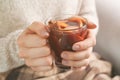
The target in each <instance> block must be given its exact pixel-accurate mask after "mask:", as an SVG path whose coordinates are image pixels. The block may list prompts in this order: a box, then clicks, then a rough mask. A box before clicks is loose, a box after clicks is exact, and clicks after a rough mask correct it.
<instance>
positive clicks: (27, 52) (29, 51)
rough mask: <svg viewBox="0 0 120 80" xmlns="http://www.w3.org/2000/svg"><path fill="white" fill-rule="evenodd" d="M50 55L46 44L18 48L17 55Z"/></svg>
mask: <svg viewBox="0 0 120 80" xmlns="http://www.w3.org/2000/svg"><path fill="white" fill-rule="evenodd" d="M48 55H50V48H49V47H48V46H44V47H41V48H27V49H20V53H19V56H20V57H21V58H30V59H34V58H41V57H45V56H48Z"/></svg>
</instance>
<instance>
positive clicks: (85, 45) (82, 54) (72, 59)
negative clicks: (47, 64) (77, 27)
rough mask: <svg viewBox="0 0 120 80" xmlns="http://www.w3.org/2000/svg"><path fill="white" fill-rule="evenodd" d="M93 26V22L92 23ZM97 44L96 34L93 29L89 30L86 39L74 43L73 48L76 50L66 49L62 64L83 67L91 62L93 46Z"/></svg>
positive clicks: (63, 53)
mask: <svg viewBox="0 0 120 80" xmlns="http://www.w3.org/2000/svg"><path fill="white" fill-rule="evenodd" d="M89 26H91V23H90V25H89ZM95 44H96V36H95V34H94V33H93V32H92V30H90V29H89V30H88V36H87V38H86V39H85V40H83V41H80V42H77V43H75V44H73V46H72V49H73V50H74V51H75V52H71V51H64V52H62V55H61V57H62V58H63V60H62V64H64V65H66V66H71V67H75V68H81V67H83V66H87V65H88V64H89V56H90V54H91V52H92V48H93V46H94V45H95Z"/></svg>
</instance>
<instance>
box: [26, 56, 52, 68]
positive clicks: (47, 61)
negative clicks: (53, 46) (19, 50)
mask: <svg viewBox="0 0 120 80" xmlns="http://www.w3.org/2000/svg"><path fill="white" fill-rule="evenodd" d="M25 63H26V65H27V66H31V67H36V66H50V65H52V56H51V55H49V56H46V57H42V58H37V59H25Z"/></svg>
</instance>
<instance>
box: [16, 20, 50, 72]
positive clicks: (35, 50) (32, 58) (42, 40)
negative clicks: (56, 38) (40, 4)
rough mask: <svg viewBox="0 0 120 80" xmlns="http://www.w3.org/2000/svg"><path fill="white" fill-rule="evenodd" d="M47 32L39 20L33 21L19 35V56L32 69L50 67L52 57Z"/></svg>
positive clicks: (46, 69) (44, 69) (45, 69)
mask: <svg viewBox="0 0 120 80" xmlns="http://www.w3.org/2000/svg"><path fill="white" fill-rule="evenodd" d="M48 36H49V34H48V32H47V30H46V29H45V26H44V25H43V24H42V23H40V22H33V23H32V24H31V25H30V26H29V27H28V28H27V29H26V30H25V31H23V33H22V34H21V35H20V36H19V38H18V40H17V42H18V46H19V50H20V51H19V57H20V58H23V59H24V60H25V64H26V65H27V66H29V67H31V68H32V69H33V70H34V71H48V70H50V69H51V65H52V57H51V54H50V53H51V51H50V48H49V46H48V44H47V38H48Z"/></svg>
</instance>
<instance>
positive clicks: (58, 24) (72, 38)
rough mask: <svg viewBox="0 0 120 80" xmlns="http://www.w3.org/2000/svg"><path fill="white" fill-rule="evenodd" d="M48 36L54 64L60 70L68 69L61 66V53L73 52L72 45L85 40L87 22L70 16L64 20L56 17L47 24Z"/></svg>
mask: <svg viewBox="0 0 120 80" xmlns="http://www.w3.org/2000/svg"><path fill="white" fill-rule="evenodd" d="M48 25H49V30H50V36H49V43H50V47H51V49H52V50H53V51H54V53H53V56H54V58H55V64H56V66H57V67H59V68H60V69H70V66H65V65H63V64H62V58H61V53H62V52H63V51H74V50H72V46H73V44H74V43H76V42H79V41H82V40H84V39H86V37H87V34H88V29H87V20H86V19H85V18H83V17H76V16H72V17H71V16H70V17H65V18H63V17H62V18H60V17H56V18H53V19H51V20H49V22H48Z"/></svg>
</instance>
